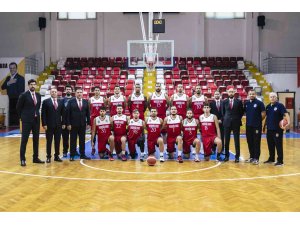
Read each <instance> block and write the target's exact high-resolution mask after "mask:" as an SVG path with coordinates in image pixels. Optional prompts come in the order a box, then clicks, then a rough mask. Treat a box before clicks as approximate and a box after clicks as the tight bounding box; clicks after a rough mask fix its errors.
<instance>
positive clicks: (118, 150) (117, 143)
mask: <svg viewBox="0 0 300 225" xmlns="http://www.w3.org/2000/svg"><path fill="white" fill-rule="evenodd" d="M122 137H126V135H121V136H115V149H116V153H117V154H120V153H121V152H122V142H121V138H122Z"/></svg>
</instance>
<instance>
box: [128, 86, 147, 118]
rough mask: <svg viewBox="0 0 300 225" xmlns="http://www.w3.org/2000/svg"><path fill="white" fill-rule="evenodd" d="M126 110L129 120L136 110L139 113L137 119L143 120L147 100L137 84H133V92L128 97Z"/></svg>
mask: <svg viewBox="0 0 300 225" xmlns="http://www.w3.org/2000/svg"><path fill="white" fill-rule="evenodd" d="M128 109H129V112H130V115H131V118H132V116H133V111H134V110H135V109H137V110H138V111H139V118H140V119H141V120H145V116H144V113H145V111H146V109H147V98H146V96H144V95H143V93H141V85H140V84H138V83H137V84H135V92H134V93H132V94H131V95H129V97H128Z"/></svg>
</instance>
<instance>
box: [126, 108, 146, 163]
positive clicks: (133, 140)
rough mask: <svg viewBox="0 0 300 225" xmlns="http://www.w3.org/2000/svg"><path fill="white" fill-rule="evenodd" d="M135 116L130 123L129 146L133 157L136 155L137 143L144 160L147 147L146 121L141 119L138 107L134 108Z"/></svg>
mask: <svg viewBox="0 0 300 225" xmlns="http://www.w3.org/2000/svg"><path fill="white" fill-rule="evenodd" d="M132 114H133V118H132V119H130V121H129V124H128V135H127V136H128V148H129V152H130V156H131V158H132V159H135V157H136V149H135V144H137V145H138V146H139V147H140V149H141V158H140V159H141V161H144V149H145V135H143V134H144V129H145V122H144V121H143V120H141V119H139V116H140V113H139V111H138V110H137V109H135V110H133V113H132Z"/></svg>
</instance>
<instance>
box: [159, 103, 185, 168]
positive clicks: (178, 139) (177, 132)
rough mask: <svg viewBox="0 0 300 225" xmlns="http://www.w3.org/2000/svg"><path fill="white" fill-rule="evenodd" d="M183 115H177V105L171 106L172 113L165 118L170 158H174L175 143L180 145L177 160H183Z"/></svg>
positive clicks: (164, 124)
mask: <svg viewBox="0 0 300 225" xmlns="http://www.w3.org/2000/svg"><path fill="white" fill-rule="evenodd" d="M181 123H182V117H181V116H179V115H177V109H176V107H175V106H172V107H171V115H170V116H167V117H166V118H165V119H164V123H163V128H166V129H167V134H168V135H167V152H168V154H169V158H170V159H174V152H175V144H176V145H177V146H178V154H177V161H178V162H179V163H183V160H182V145H183V143H182V136H181Z"/></svg>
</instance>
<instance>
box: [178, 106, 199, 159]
mask: <svg viewBox="0 0 300 225" xmlns="http://www.w3.org/2000/svg"><path fill="white" fill-rule="evenodd" d="M198 128H199V121H198V120H197V119H195V118H194V115H193V111H192V110H191V109H188V110H187V112H186V118H185V119H184V120H183V122H182V130H183V154H184V157H185V158H186V159H189V158H190V153H191V146H193V147H194V148H196V155H195V159H194V160H195V162H200V158H199V153H200V144H201V143H200V140H199V139H198V138H197V130H198Z"/></svg>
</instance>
